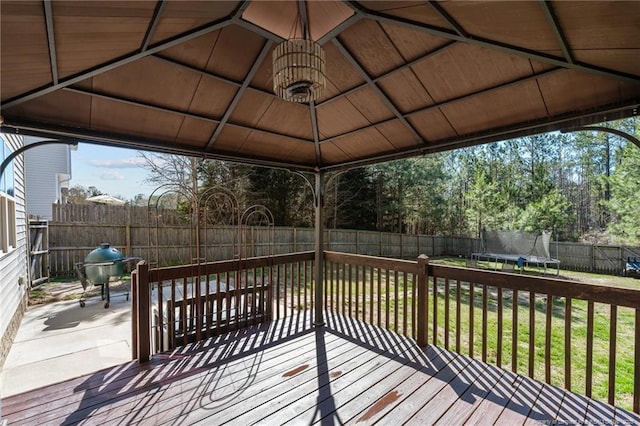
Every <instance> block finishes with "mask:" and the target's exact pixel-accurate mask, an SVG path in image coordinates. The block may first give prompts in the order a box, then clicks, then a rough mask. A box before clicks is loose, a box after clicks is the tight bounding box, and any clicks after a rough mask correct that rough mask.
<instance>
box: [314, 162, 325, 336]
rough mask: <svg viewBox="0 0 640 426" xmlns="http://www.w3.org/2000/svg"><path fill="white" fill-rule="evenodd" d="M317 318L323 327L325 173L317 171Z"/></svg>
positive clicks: (315, 322) (317, 321) (316, 322)
mask: <svg viewBox="0 0 640 426" xmlns="http://www.w3.org/2000/svg"><path fill="white" fill-rule="evenodd" d="M315 177H316V185H315V194H314V195H315V197H314V202H315V210H316V211H315V253H316V257H315V282H316V294H315V320H314V322H313V324H314V325H315V326H318V327H321V326H323V325H324V312H323V311H324V306H323V300H324V282H323V278H324V214H323V207H324V173H323V172H320V171H317V172H316V173H315Z"/></svg>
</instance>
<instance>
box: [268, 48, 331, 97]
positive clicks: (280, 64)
mask: <svg viewBox="0 0 640 426" xmlns="http://www.w3.org/2000/svg"><path fill="white" fill-rule="evenodd" d="M326 85H327V79H326V75H325V59H324V50H323V49H322V47H320V45H319V44H318V43H316V42H314V41H312V40H306V39H291V40H287V41H284V42H282V43H280V44H279V45H277V46H276V48H275V49H274V50H273V91H274V93H275V94H276V95H277V96H278V97H280V98H282V99H285V100H288V101H292V102H311V101H315V100H316V99H319V98H320V97H322V95H324V90H325V87H326Z"/></svg>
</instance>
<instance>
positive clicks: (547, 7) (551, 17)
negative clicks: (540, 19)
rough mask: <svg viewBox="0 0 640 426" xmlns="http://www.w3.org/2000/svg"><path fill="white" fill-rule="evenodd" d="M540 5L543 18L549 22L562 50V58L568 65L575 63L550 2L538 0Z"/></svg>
mask: <svg viewBox="0 0 640 426" xmlns="http://www.w3.org/2000/svg"><path fill="white" fill-rule="evenodd" d="M540 5H541V6H542V10H543V11H544V14H545V16H546V17H547V20H548V21H549V25H550V26H551V29H552V30H553V33H554V34H555V35H556V38H557V39H558V44H560V48H561V49H562V54H563V55H564V58H565V59H566V60H567V62H569V63H570V64H573V63H575V60H574V58H573V54H572V53H571V49H570V48H569V42H568V41H567V38H566V37H565V35H564V32H563V31H562V27H561V26H560V23H559V22H558V17H557V16H556V13H555V11H554V10H553V6H551V2H549V1H547V0H540Z"/></svg>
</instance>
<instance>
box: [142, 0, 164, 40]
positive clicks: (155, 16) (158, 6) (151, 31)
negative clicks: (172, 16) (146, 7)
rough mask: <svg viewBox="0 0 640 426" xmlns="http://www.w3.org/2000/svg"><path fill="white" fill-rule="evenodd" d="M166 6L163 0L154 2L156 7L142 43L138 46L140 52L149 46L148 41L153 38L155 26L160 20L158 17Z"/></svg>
mask: <svg viewBox="0 0 640 426" xmlns="http://www.w3.org/2000/svg"><path fill="white" fill-rule="evenodd" d="M166 6H167V2H166V1H165V0H158V2H157V3H156V8H155V10H154V11H153V16H152V17H151V22H149V26H148V27H147V31H146V33H145V35H144V39H143V41H142V45H141V46H140V51H141V52H144V51H145V50H147V48H148V47H149V43H150V42H151V40H152V39H153V36H154V34H155V32H156V28H158V23H159V22H160V17H161V16H162V12H163V11H164V9H165V7H166Z"/></svg>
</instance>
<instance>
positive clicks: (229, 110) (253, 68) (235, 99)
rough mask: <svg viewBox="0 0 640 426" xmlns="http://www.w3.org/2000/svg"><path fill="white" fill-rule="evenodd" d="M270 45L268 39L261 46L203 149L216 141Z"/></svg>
mask: <svg viewBox="0 0 640 426" xmlns="http://www.w3.org/2000/svg"><path fill="white" fill-rule="evenodd" d="M271 46H273V42H272V41H271V40H268V41H267V42H266V43H265V44H264V46H263V47H262V50H261V51H260V53H259V54H258V57H257V58H256V60H255V62H254V63H253V65H252V66H251V69H250V70H249V73H248V74H247V75H246V77H245V79H244V81H243V82H242V85H241V86H240V88H239V89H238V91H237V92H236V95H235V96H234V97H233V100H232V101H231V103H230V104H229V107H228V108H227V110H226V111H225V113H224V115H223V116H222V118H221V119H220V124H219V125H218V127H216V130H215V132H213V134H212V135H211V138H210V139H209V143H208V144H207V146H206V147H205V151H210V150H211V147H212V146H213V144H214V143H215V142H216V139H217V138H218V136H219V135H220V132H222V129H223V128H224V125H225V124H226V123H227V121H229V117H231V114H232V113H233V110H234V109H235V108H236V105H238V102H239V101H240V98H242V95H244V91H245V90H246V89H247V87H248V86H249V83H251V79H253V75H254V74H255V73H256V71H258V68H259V67H260V65H261V64H262V61H263V60H264V58H265V57H266V56H267V54H268V53H270V52H271Z"/></svg>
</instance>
